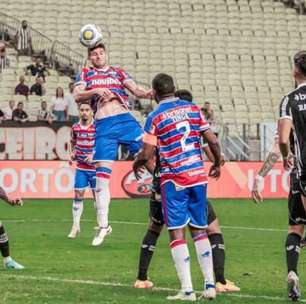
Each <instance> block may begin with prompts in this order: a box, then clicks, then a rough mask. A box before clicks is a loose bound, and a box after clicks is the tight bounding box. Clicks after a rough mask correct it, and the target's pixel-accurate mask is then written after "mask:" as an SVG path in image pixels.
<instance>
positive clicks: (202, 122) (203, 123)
mask: <svg viewBox="0 0 306 304" xmlns="http://www.w3.org/2000/svg"><path fill="white" fill-rule="evenodd" d="M198 110H199V115H200V131H202V132H203V131H206V130H208V129H210V126H209V122H208V121H207V120H206V119H205V117H204V114H203V113H202V111H201V109H198Z"/></svg>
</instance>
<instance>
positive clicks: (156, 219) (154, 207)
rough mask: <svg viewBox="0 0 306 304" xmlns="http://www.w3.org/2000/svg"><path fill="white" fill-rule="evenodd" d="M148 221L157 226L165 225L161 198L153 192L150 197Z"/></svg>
mask: <svg viewBox="0 0 306 304" xmlns="http://www.w3.org/2000/svg"><path fill="white" fill-rule="evenodd" d="M150 219H151V221H152V222H153V223H154V224H155V225H157V226H162V225H164V223H165V221H164V216H163V210H162V203H161V196H160V194H158V193H156V192H155V191H152V194H151V197H150Z"/></svg>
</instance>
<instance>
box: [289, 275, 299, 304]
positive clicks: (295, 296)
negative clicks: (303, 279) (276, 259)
mask: <svg viewBox="0 0 306 304" xmlns="http://www.w3.org/2000/svg"><path fill="white" fill-rule="evenodd" d="M300 296H301V291H300V286H299V277H298V276H297V274H296V273H295V272H294V271H290V272H289V273H288V298H289V299H291V301H293V302H295V301H298V300H299V298H300Z"/></svg>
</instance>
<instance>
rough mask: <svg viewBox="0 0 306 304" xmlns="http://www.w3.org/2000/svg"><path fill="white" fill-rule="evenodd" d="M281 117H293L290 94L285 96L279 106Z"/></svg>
mask: <svg viewBox="0 0 306 304" xmlns="http://www.w3.org/2000/svg"><path fill="white" fill-rule="evenodd" d="M279 118H280V119H283V118H289V119H292V114H291V104H290V100H289V97H288V96H285V97H284V98H283V99H282V101H281V103H280V106H279Z"/></svg>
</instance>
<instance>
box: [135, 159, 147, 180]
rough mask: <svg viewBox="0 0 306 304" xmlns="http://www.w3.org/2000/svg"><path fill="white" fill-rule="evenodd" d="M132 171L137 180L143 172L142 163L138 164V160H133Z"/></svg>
mask: <svg viewBox="0 0 306 304" xmlns="http://www.w3.org/2000/svg"><path fill="white" fill-rule="evenodd" d="M133 171H134V174H135V177H136V178H137V179H138V180H139V179H141V175H142V174H143V173H144V171H145V168H144V167H143V166H142V165H140V163H139V162H137V161H135V162H134V164H133Z"/></svg>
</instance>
